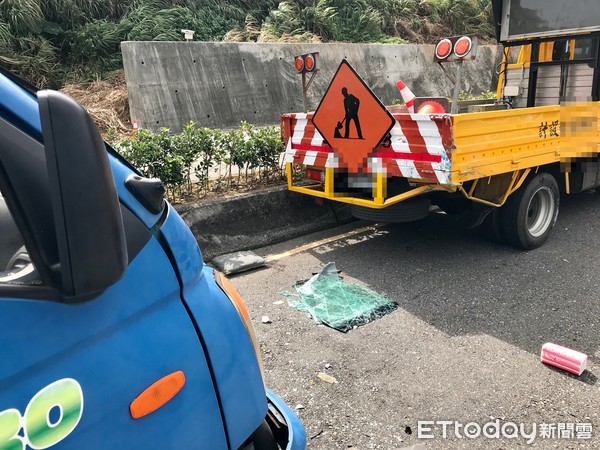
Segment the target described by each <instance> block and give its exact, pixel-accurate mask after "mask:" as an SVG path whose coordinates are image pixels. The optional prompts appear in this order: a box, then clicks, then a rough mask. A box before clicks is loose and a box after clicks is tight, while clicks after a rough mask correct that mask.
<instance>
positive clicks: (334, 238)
mask: <svg viewBox="0 0 600 450" xmlns="http://www.w3.org/2000/svg"><path fill="white" fill-rule="evenodd" d="M383 225H384V224H380V223H376V224H375V225H369V226H368V227H362V228H357V229H356V230H352V231H349V232H347V233H342V234H338V235H337V236H332V237H328V238H325V239H321V240H318V241H314V242H311V243H310V244H304V245H301V246H300V247H296V248H293V249H291V250H288V251H287V252H283V253H278V254H276V255H268V256H265V261H266V262H271V261H276V260H278V259H283V258H287V257H288V256H292V255H295V254H297V253H302V252H305V251H307V250H310V249H313V248H316V247H320V246H321V245H325V244H329V243H331V242H335V241H339V240H341V239H346V238H349V237H351V236H356V235H357V234H361V233H365V232H367V231H375V230H377V229H378V228H380V227H382V226H383Z"/></svg>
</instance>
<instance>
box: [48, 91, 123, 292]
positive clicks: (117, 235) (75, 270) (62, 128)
mask: <svg viewBox="0 0 600 450" xmlns="http://www.w3.org/2000/svg"><path fill="white" fill-rule="evenodd" d="M37 97H38V102H39V109H40V118H41V123H42V136H43V140H44V147H45V150H46V166H47V169H48V178H49V186H50V194H51V198H52V209H53V213H54V222H55V225H56V234H57V243H58V255H59V264H58V267H52V268H51V269H52V270H54V271H57V272H59V273H60V275H59V277H58V278H59V279H60V280H62V283H61V284H62V286H60V290H61V292H62V293H63V295H64V296H65V298H67V299H71V300H81V299H85V298H89V297H90V296H92V295H93V294H95V293H99V292H101V291H103V290H105V289H106V288H108V287H109V286H111V285H112V284H114V283H115V282H116V281H117V280H118V279H119V278H120V277H121V276H122V275H123V273H124V272H125V269H126V267H127V247H126V244H125V232H124V229H123V218H122V216H121V210H120V206H119V198H118V195H117V190H116V187H115V182H114V179H113V176H112V171H111V168H110V163H109V161H108V155H107V152H106V147H105V145H104V142H103V140H102V137H101V136H100V133H99V132H98V129H97V128H96V125H94V123H93V122H92V119H91V118H90V116H89V115H88V113H87V112H86V111H85V110H84V109H83V108H82V107H81V106H80V105H79V104H78V103H77V102H75V100H73V99H72V98H71V97H68V96H67V95H64V94H61V93H59V92H56V91H50V90H46V91H39V92H38V93H37Z"/></svg>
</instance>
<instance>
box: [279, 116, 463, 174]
mask: <svg viewBox="0 0 600 450" xmlns="http://www.w3.org/2000/svg"><path fill="white" fill-rule="evenodd" d="M286 117H287V118H289V119H290V122H291V127H290V130H291V137H290V138H289V139H288V142H287V148H286V153H285V162H289V163H293V164H306V165H310V166H316V167H331V168H337V167H338V159H337V156H336V154H335V152H334V150H333V149H332V148H331V147H330V146H329V145H328V144H327V143H326V142H324V139H323V137H322V136H321V134H320V133H319V132H318V130H316V128H315V127H314V125H313V123H312V120H311V119H312V114H288V115H286ZM394 118H395V119H396V124H395V125H394V127H393V128H392V130H391V132H390V141H389V143H387V144H389V145H387V144H385V143H384V144H383V145H380V146H379V147H377V148H376V149H375V151H374V152H373V154H372V155H369V157H368V160H367V167H365V169H364V172H366V173H384V174H386V175H387V176H399V177H405V178H411V179H415V180H423V181H428V182H434V183H439V184H450V152H451V149H452V117H451V116H449V115H446V114H444V115H436V116H431V115H428V114H406V113H404V114H395V115H394Z"/></svg>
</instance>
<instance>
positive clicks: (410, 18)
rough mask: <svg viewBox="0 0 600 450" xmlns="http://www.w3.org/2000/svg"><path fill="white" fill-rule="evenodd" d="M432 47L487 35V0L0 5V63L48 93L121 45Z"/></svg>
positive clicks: (0, 1) (94, 74) (6, 1)
mask: <svg viewBox="0 0 600 450" xmlns="http://www.w3.org/2000/svg"><path fill="white" fill-rule="evenodd" d="M184 28H185V29H191V30H194V31H195V32H196V34H195V37H194V39H195V40H199V41H222V40H226V41H246V42H253V41H257V42H332V41H344V42H375V43H377V42H379V43H404V42H411V43H432V42H435V41H436V40H437V39H438V38H439V37H441V36H449V35H453V34H463V33H477V34H479V35H480V36H482V37H484V38H485V37H491V36H492V31H493V27H492V12H491V0H286V1H278V0H0V64H2V65H4V66H8V67H10V69H11V70H13V71H14V72H16V73H19V74H21V75H22V76H24V77H25V78H27V79H29V80H30V81H32V82H33V83H35V84H37V85H40V86H43V87H52V88H57V87H60V86H62V85H63V84H64V83H65V82H73V81H91V80H94V79H96V78H100V77H102V76H103V75H104V74H106V73H107V72H110V71H113V70H115V69H119V68H120V67H121V65H122V62H121V54H120V43H121V41H125V40H136V41H142V40H145V41H148V40H159V41H172V40H182V39H183V36H182V34H181V29H184Z"/></svg>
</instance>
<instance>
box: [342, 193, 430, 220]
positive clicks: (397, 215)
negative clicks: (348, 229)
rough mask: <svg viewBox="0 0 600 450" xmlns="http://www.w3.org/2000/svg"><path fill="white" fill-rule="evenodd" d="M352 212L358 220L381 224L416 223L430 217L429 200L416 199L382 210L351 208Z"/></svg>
mask: <svg viewBox="0 0 600 450" xmlns="http://www.w3.org/2000/svg"><path fill="white" fill-rule="evenodd" d="M350 212H351V213H352V215H353V216H354V217H356V218H357V219H362V220H368V221H370V222H381V223H404V222H415V221H417V220H421V219H424V218H425V217H427V216H428V215H429V199H428V198H427V197H415V198H411V199H408V200H405V201H403V202H400V203H396V204H394V205H391V206H388V207H386V208H382V209H375V208H367V207H366V206H357V205H352V206H350Z"/></svg>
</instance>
